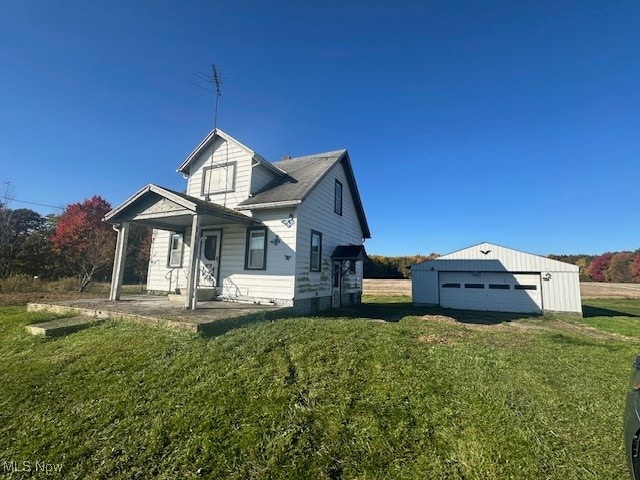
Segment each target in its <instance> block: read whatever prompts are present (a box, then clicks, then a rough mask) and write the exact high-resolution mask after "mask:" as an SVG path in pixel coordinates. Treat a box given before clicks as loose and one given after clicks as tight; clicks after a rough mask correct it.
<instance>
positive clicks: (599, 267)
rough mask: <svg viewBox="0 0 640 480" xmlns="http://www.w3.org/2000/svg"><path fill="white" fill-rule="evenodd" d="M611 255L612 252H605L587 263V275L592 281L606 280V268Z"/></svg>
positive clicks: (609, 262)
mask: <svg viewBox="0 0 640 480" xmlns="http://www.w3.org/2000/svg"><path fill="white" fill-rule="evenodd" d="M612 257H613V253H610V252H607V253H603V254H602V255H600V256H598V257H596V258H594V259H593V261H592V262H591V265H589V268H588V269H587V275H589V277H590V278H591V280H593V281H594V282H606V281H607V276H606V274H607V269H608V268H609V265H610V264H611V258H612Z"/></svg>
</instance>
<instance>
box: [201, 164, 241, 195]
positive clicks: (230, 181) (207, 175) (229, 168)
mask: <svg viewBox="0 0 640 480" xmlns="http://www.w3.org/2000/svg"><path fill="white" fill-rule="evenodd" d="M237 164H238V162H229V163H225V164H222V165H212V166H210V167H204V168H203V169H202V189H201V191H200V194H201V195H202V196H205V195H213V194H216V193H228V192H233V191H235V189H236V170H237ZM215 170H219V171H220V172H222V171H223V170H224V173H222V175H225V174H226V178H225V184H224V186H222V187H221V188H218V189H215V188H213V189H209V188H210V187H211V175H212V173H213V172H214V171H215Z"/></svg>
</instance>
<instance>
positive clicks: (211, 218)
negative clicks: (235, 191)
mask: <svg viewBox="0 0 640 480" xmlns="http://www.w3.org/2000/svg"><path fill="white" fill-rule="evenodd" d="M196 214H197V215H199V216H200V217H201V220H200V224H201V225H202V226H213V225H221V224H229V223H235V224H238V223H240V224H243V225H253V224H259V223H260V222H259V221H257V220H254V219H253V218H251V217H249V216H247V215H245V214H243V213H240V212H237V211H235V210H231V209H230V208H226V207H223V206H222V205H217V204H215V203H211V202H207V201H204V200H201V199H199V198H195V197H192V196H190V195H186V194H184V193H179V192H176V191H173V190H170V189H168V188H164V187H159V186H157V185H153V184H151V183H150V184H148V185H146V186H145V187H143V188H141V189H140V190H139V191H138V192H136V193H135V194H133V195H132V196H131V197H129V198H128V199H127V200H125V201H124V202H123V203H122V204H121V205H119V206H118V207H116V208H114V209H113V210H111V211H110V212H109V213H107V214H106V215H105V216H104V219H103V220H104V221H105V222H107V223H111V224H113V225H118V224H121V223H122V222H129V223H132V224H138V225H144V226H147V227H153V228H158V229H161V230H171V231H182V230H184V228H185V227H188V226H191V224H192V220H193V216H194V215H196Z"/></svg>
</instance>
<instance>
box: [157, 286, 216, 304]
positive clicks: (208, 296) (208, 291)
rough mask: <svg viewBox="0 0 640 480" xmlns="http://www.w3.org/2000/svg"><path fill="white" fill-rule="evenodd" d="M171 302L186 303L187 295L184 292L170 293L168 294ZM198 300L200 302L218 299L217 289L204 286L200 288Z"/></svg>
mask: <svg viewBox="0 0 640 480" xmlns="http://www.w3.org/2000/svg"><path fill="white" fill-rule="evenodd" d="M168 298H169V301H170V302H176V303H184V302H185V301H186V300H187V295H186V294H184V293H170V294H169V295H168ZM197 299H198V301H199V302H210V301H212V300H215V299H216V293H215V290H214V289H212V288H202V289H198V298H197Z"/></svg>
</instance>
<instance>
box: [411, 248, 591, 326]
mask: <svg viewBox="0 0 640 480" xmlns="http://www.w3.org/2000/svg"><path fill="white" fill-rule="evenodd" d="M411 277H412V291H413V303H414V305H439V306H441V307H444V308H457V309H462V310H489V311H495V312H522V313H542V312H545V311H551V312H571V313H576V314H579V315H582V304H581V303H580V280H579V275H578V267H577V266H576V265H571V264H568V263H564V262H559V261H557V260H551V259H549V258H545V257H541V256H538V255H531V254H530V253H524V252H520V251H518V250H513V249H511V248H506V247H501V246H500V245H494V244H492V243H486V242H485V243H480V244H478V245H473V246H471V247H468V248H464V249H462V250H458V251H457V252H453V253H449V254H448V255H444V256H442V257H439V258H437V259H435V260H428V261H426V262H422V263H418V264H416V265H413V266H412V267H411Z"/></svg>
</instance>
